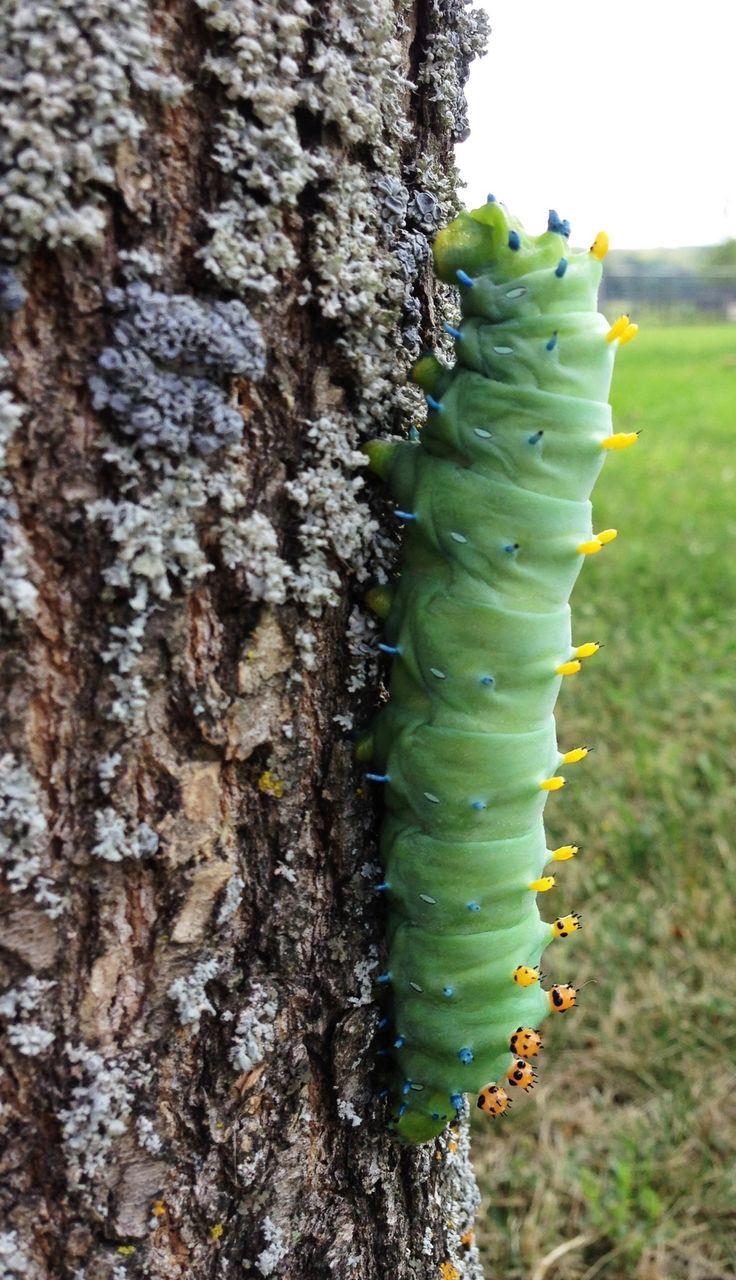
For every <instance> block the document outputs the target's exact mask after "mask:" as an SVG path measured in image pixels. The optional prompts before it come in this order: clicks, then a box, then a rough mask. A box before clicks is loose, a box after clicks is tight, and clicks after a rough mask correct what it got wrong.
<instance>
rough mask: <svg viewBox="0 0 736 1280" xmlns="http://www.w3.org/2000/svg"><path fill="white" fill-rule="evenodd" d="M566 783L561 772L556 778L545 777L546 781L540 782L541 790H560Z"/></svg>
mask: <svg viewBox="0 0 736 1280" xmlns="http://www.w3.org/2000/svg"><path fill="white" fill-rule="evenodd" d="M564 785H565V779H564V778H563V777H562V775H561V774H559V773H558V774H557V776H556V777H554V778H545V779H544V782H540V784H539V790H540V791H560V790H561V788H562V787H564Z"/></svg>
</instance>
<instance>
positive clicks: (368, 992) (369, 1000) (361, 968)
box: [348, 945, 378, 1007]
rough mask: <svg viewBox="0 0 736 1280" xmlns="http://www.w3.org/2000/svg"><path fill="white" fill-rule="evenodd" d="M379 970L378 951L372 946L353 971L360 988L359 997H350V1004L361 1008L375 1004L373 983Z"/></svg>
mask: <svg viewBox="0 0 736 1280" xmlns="http://www.w3.org/2000/svg"><path fill="white" fill-rule="evenodd" d="M377 968H378V949H377V947H375V946H373V945H371V946H370V947H369V948H368V954H367V955H366V956H364V957H363V958H362V959H360V960H359V961H358V963H357V964H356V966H355V969H354V971H353V973H354V977H355V983H356V986H357V988H358V992H357V995H354V996H348V1004H352V1005H355V1006H356V1007H360V1006H361V1005H366V1004H373V983H374V981H375V975H376V970H377Z"/></svg>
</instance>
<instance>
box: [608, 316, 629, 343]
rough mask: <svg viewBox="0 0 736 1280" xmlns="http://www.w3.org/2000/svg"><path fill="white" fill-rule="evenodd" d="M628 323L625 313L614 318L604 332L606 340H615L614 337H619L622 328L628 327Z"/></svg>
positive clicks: (622, 330)
mask: <svg viewBox="0 0 736 1280" xmlns="http://www.w3.org/2000/svg"><path fill="white" fill-rule="evenodd" d="M628 325H629V317H628V316H626V315H623V316H619V318H618V320H615V321H614V323H613V324H612V325H611V327H610V329H609V330H608V333H607V334H606V342H615V341H616V338H620V337H621V334H622V333H623V332H624V329H627V328H628Z"/></svg>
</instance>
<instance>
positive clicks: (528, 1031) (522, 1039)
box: [509, 1027, 542, 1058]
mask: <svg viewBox="0 0 736 1280" xmlns="http://www.w3.org/2000/svg"><path fill="white" fill-rule="evenodd" d="M509 1048H510V1050H511V1052H512V1053H515V1054H517V1055H518V1057H520V1058H536V1056H537V1054H538V1053H539V1051H540V1049H541V1048H542V1037H541V1035H540V1034H539V1032H538V1031H535V1030H534V1029H533V1028H532V1027H517V1028H516V1031H515V1032H514V1034H513V1035H512V1037H511V1039H510V1041H509Z"/></svg>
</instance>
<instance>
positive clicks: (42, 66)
mask: <svg viewBox="0 0 736 1280" xmlns="http://www.w3.org/2000/svg"><path fill="white" fill-rule="evenodd" d="M0 80H2V84H3V91H4V97H5V108H4V116H3V132H2V142H1V143H0V172H2V177H0V229H1V231H2V237H1V238H0V247H1V248H2V250H3V251H4V253H5V254H7V255H9V256H10V257H11V258H12V256H13V255H15V254H16V253H18V252H24V251H26V250H27V249H29V248H31V247H32V246H33V245H34V244H36V243H39V242H42V241H45V242H46V243H47V244H48V245H50V246H52V247H53V246H56V245H69V244H74V243H76V242H82V243H89V242H94V241H96V240H98V239H99V238H100V236H101V234H102V231H103V228H104V226H105V221H106V214H105V212H104V209H103V200H102V194H101V190H100V188H105V187H114V185H115V172H114V168H113V163H114V159H115V151H116V148H117V147H119V146H120V145H121V144H122V143H128V144H130V145H135V142H136V140H137V139H138V138H139V137H140V135H141V133H142V131H143V128H144V124H143V121H142V120H141V119H140V118H139V117H138V116H137V115H136V113H135V111H134V110H133V107H132V105H131V90H132V89H133V88H135V89H137V90H143V91H144V92H149V93H153V94H156V95H157V96H158V97H159V98H160V99H163V100H164V101H172V100H176V99H177V98H178V97H179V96H180V95H181V93H182V91H183V86H182V85H181V83H180V82H179V81H178V80H176V79H174V78H173V77H166V76H162V75H160V74H159V73H158V72H157V70H156V47H155V42H154V38H153V36H152V34H151V31H150V26H149V9H148V6H147V5H146V3H145V0H54V2H53V3H50V2H49V0H26V3H23V4H11V5H4V6H3V7H2V8H1V9H0Z"/></svg>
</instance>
